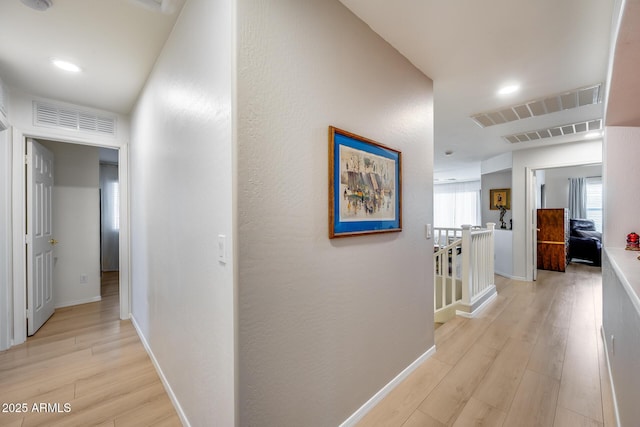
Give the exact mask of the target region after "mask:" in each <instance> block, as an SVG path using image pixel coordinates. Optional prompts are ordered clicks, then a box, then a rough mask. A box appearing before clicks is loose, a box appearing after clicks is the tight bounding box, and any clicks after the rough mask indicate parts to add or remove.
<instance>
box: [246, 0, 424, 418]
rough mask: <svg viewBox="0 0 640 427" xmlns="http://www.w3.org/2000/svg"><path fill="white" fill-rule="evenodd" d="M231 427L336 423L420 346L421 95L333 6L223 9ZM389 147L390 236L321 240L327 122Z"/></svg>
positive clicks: (256, 3)
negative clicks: (232, 283)
mask: <svg viewBox="0 0 640 427" xmlns="http://www.w3.org/2000/svg"><path fill="white" fill-rule="evenodd" d="M237 123H238V193H237V195H238V233H239V234H238V245H239V248H238V269H239V278H238V283H239V289H238V322H239V323H238V334H239V335H238V346H239V347H238V358H239V365H238V372H239V382H238V387H239V390H238V393H239V394H238V395H239V409H238V413H239V417H240V420H239V425H241V426H266V427H268V426H306V427H314V426H331V425H333V426H335V425H339V424H341V423H342V422H343V421H345V420H346V419H347V418H348V417H349V416H350V415H351V414H353V413H354V412H355V411H356V410H357V409H358V408H359V407H361V405H363V404H364V403H365V402H367V401H368V400H369V399H370V398H371V397H373V396H374V395H375V394H376V393H377V392H378V391H379V390H381V389H382V388H383V387H384V386H385V385H386V384H387V383H389V381H391V380H392V379H393V378H395V377H396V375H398V374H399V373H400V372H402V371H403V370H404V369H405V368H406V367H407V366H409V365H410V364H411V363H412V362H413V361H414V360H416V359H417V358H418V357H419V356H420V355H422V354H424V353H425V352H426V351H427V350H429V349H430V348H431V347H432V346H433V344H434V332H433V242H432V241H429V240H425V237H424V234H425V231H424V230H425V225H426V224H432V223H433V222H432V221H433V220H432V218H433V202H432V200H433V83H432V81H431V80H430V79H429V78H427V77H425V76H424V75H423V74H421V73H420V72H419V71H418V70H417V69H416V68H415V67H414V66H412V65H411V64H410V63H409V62H408V61H407V60H406V59H405V58H404V57H402V56H401V55H400V54H399V53H398V52H397V51H396V50H395V49H393V48H392V47H391V46H390V45H389V44H388V43H386V42H385V41H384V40H382V39H381V38H380V37H379V36H377V35H376V34H375V33H374V32H373V31H372V30H371V29H370V28H369V27H368V26H367V25H366V24H365V23H363V22H362V21H360V20H359V19H358V18H357V17H356V16H354V15H353V14H352V13H351V12H350V11H349V10H348V9H346V8H345V7H344V6H343V5H342V4H341V3H339V2H338V1H336V0H330V1H327V0H305V1H296V0H284V1H276V2H274V1H267V0H240V1H239V2H238V121H237ZM329 125H333V126H336V127H338V128H341V129H344V130H347V131H350V132H353V133H355V134H358V135H362V136H364V137H367V138H370V139H373V140H376V141H378V142H380V143H383V144H385V145H388V146H390V147H392V148H395V149H399V150H400V151H402V160H403V165H402V184H403V194H402V202H403V218H402V219H403V224H402V226H403V230H402V232H400V233H389V234H382V235H366V236H358V237H348V238H340V239H333V240H330V239H329V238H328V211H327V201H328V193H327V187H328V185H327V184H328V172H327V171H328V154H327V152H328V126H329Z"/></svg>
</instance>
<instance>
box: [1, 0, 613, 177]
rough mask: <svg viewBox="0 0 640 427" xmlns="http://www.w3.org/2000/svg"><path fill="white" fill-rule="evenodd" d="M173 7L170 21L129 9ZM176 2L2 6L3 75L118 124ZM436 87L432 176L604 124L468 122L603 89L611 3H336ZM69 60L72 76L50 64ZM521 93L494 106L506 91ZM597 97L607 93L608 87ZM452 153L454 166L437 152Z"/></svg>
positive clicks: (566, 117) (472, 168) (570, 115)
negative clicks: (112, 115)
mask: <svg viewBox="0 0 640 427" xmlns="http://www.w3.org/2000/svg"><path fill="white" fill-rule="evenodd" d="M161 1H165V2H167V1H172V2H176V3H177V9H178V10H177V11H176V12H175V13H173V14H171V15H165V14H162V13H159V12H155V11H152V10H149V9H147V8H144V7H141V6H140V4H139V3H138V2H146V3H152V4H153V2H161ZM184 1H185V0H137V1H136V0H53V7H52V8H51V9H49V10H48V11H46V12H37V11H33V10H31V9H28V8H27V7H25V6H24V5H23V4H22V3H21V2H20V0H0V76H2V79H3V80H4V81H5V84H6V85H8V86H10V87H15V88H18V89H21V90H24V91H26V92H28V93H32V94H34V95H38V96H42V97H47V98H53V99H58V100H61V101H66V102H71V103H76V104H80V105H86V106H90V107H95V108H100V109H105V110H109V111H114V112H118V113H123V114H126V113H128V112H130V111H131V108H132V106H133V103H134V102H135V99H136V98H137V96H138V93H139V92H140V90H141V88H142V85H143V84H144V82H145V80H146V78H147V76H148V74H149V71H150V70H151V67H152V66H153V63H154V62H155V59H156V57H157V55H158V53H159V52H160V50H161V48H162V46H163V44H164V42H165V40H166V39H167V37H168V35H169V33H170V31H171V28H172V27H173V24H174V22H175V19H176V18H177V15H178V13H179V9H180V8H181V6H182V4H183V3H184ZM340 1H341V2H342V3H343V4H345V5H346V6H347V7H348V8H350V9H351V10H352V11H353V12H354V13H355V14H356V15H358V16H359V17H360V18H361V19H363V20H364V21H365V22H366V23H367V24H369V25H370V26H371V28H372V29H373V30H374V31H376V32H377V33H378V34H380V35H381V36H382V37H383V38H384V39H386V40H387V41H388V42H389V43H390V44H391V45H392V46H394V47H395V48H396V49H397V50H398V51H400V52H401V53H402V54H403V55H404V56H406V57H407V58H408V59H409V60H410V61H411V62H412V63H413V64H415V66H416V67H417V68H419V69H420V70H421V71H422V72H424V73H425V74H426V75H427V76H429V77H430V78H432V79H433V81H434V100H435V101H434V111H435V169H436V178H442V179H446V178H450V177H454V178H458V179H466V178H468V177H467V176H466V175H474V176H479V170H480V169H479V161H480V160H483V159H487V158H490V157H493V156H495V155H497V154H500V153H503V152H506V151H509V150H514V149H523V148H529V147H534V146H539V145H542V144H554V143H565V142H572V141H575V140H577V139H578V138H581V137H576V136H572V137H567V136H563V137H557V138H549V139H544V140H542V141H541V142H527V143H518V144H510V143H507V142H505V141H504V140H503V139H502V138H501V137H502V136H504V135H508V134H514V133H519V132H523V131H531V130H537V129H541V128H546V127H551V126H557V125H564V124H568V123H573V122H577V121H584V120H590V119H594V118H601V117H602V115H603V104H599V105H591V106H584V107H580V108H577V109H573V110H565V111H560V112H556V113H551V114H547V115H544V116H539V117H532V118H528V119H524V120H519V121H515V122H511V123H506V124H501V125H496V126H491V127H487V128H484V129H483V128H480V127H479V126H478V125H477V124H476V123H474V122H473V121H472V120H471V119H470V118H469V117H470V116H471V115H472V114H476V113H480V112H486V111H491V110H496V109H499V108H501V107H505V106H509V105H514V104H516V103H521V102H525V101H529V100H532V99H537V98H541V97H546V96H548V95H553V94H558V93H562V92H565V91H569V90H573V89H577V88H580V87H584V86H590V85H593V84H597V83H604V82H605V78H606V72H607V62H608V53H609V40H610V27H611V20H612V9H613V0H590V1H584V0H536V1H531V0H483V1H477V0H420V1H418V0H394V1H388V0H340ZM52 56H58V57H61V58H64V59H69V60H72V61H75V62H77V63H78V65H80V66H81V67H82V68H83V72H82V73H80V75H75V76H71V75H69V74H67V73H65V72H62V71H60V70H57V69H54V68H52V67H51V65H50V64H49V58H50V57H52ZM510 81H516V82H519V83H520V84H521V87H522V89H521V91H520V92H518V93H515V94H513V95H511V96H508V97H499V96H497V95H496V91H497V89H498V87H499V86H501V85H502V84H504V83H507V82H510ZM605 90H606V88H605ZM447 150H453V151H454V154H453V155H452V156H445V155H444V152H445V151H447Z"/></svg>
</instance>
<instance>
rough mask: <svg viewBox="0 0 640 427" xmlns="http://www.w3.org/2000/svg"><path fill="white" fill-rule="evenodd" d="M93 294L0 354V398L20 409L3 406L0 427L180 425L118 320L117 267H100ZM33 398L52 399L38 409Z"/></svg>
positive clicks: (129, 329)
mask: <svg viewBox="0 0 640 427" xmlns="http://www.w3.org/2000/svg"><path fill="white" fill-rule="evenodd" d="M101 295H102V301H100V302H95V303H90V304H83V305H78V306H72V307H65V308H60V309H57V310H56V312H55V314H54V315H53V316H52V317H51V318H50V319H49V320H48V321H47V323H46V324H45V325H44V326H43V327H42V328H41V329H40V330H39V331H38V332H37V333H36V334H35V335H34V336H33V337H30V338H29V339H28V340H27V342H26V343H25V344H22V345H19V346H16V347H14V348H12V349H10V350H7V351H5V352H0V402H2V403H3V404H5V403H6V404H9V403H13V404H26V408H27V411H26V413H17V412H15V409H16V408H15V407H14V408H4V407H3V408H2V409H3V411H2V412H0V425H2V426H16V427H17V426H21V427H27V426H39V425H47V426H66V425H74V426H75V425H100V426H144V425H154V426H179V425H181V424H180V421H179V419H178V416H177V414H176V412H175V410H174V408H173V406H172V404H171V402H170V401H169V398H168V396H167V394H166V392H165V390H164V387H163V386H162V383H161V382H160V379H159V377H158V375H157V373H156V371H155V369H154V367H153V365H152V363H151V360H150V359H149V357H148V355H147V353H146V351H145V350H144V347H143V346H142V344H141V342H140V339H139V338H138V335H137V334H136V332H135V329H134V328H133V325H132V324H131V322H130V321H128V320H126V321H121V320H119V318H118V314H119V301H118V273H117V272H113V273H103V277H102V286H101ZM34 403H36V404H38V405H40V404H41V403H49V404H56V403H57V404H59V405H58V406H57V407H55V406H53V407H50V408H48V410H47V412H48V413H46V412H45V413H38V412H35V411H34V410H33V409H34V408H33V404H34ZM67 403H68V404H69V405H68V406H67V407H65V406H64V405H65V404H67ZM5 410H10V411H9V412H5Z"/></svg>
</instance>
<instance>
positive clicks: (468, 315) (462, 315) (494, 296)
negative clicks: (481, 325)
mask: <svg viewBox="0 0 640 427" xmlns="http://www.w3.org/2000/svg"><path fill="white" fill-rule="evenodd" d="M494 288H495V286H494ZM497 297H498V291H497V290H496V291H495V292H494V293H493V295H491V296H490V297H489V298H487V300H486V301H485V302H483V303H482V304H480V306H479V307H478V308H476V309H475V310H474V311H473V312H472V313H467V312H466V311H460V310H456V315H458V316H461V317H466V318H467V319H473V318H474V317H476V316H477V315H478V314H480V312H481V311H482V310H484V309H485V308H486V307H487V306H488V305H489V303H491V302H492V301H493V300H494V299H496V298H497Z"/></svg>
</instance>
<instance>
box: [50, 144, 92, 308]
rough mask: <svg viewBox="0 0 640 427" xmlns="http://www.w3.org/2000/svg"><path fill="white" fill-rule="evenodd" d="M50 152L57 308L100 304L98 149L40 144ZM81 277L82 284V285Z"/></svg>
mask: <svg viewBox="0 0 640 427" xmlns="http://www.w3.org/2000/svg"><path fill="white" fill-rule="evenodd" d="M39 142H40V143H41V144H42V145H43V146H45V147H46V148H47V149H49V150H50V151H51V152H53V156H54V171H53V236H54V238H55V239H56V240H58V242H59V243H58V244H57V245H56V246H55V247H54V251H53V283H54V301H55V306H56V307H65V306H69V305H76V304H83V303H87V302H92V301H98V300H100V193H99V188H100V183H99V160H98V149H97V148H96V147H88V146H84V145H76V144H66V143H61V142H50V141H39ZM81 276H86V278H87V281H86V282H87V283H82V280H81Z"/></svg>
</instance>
